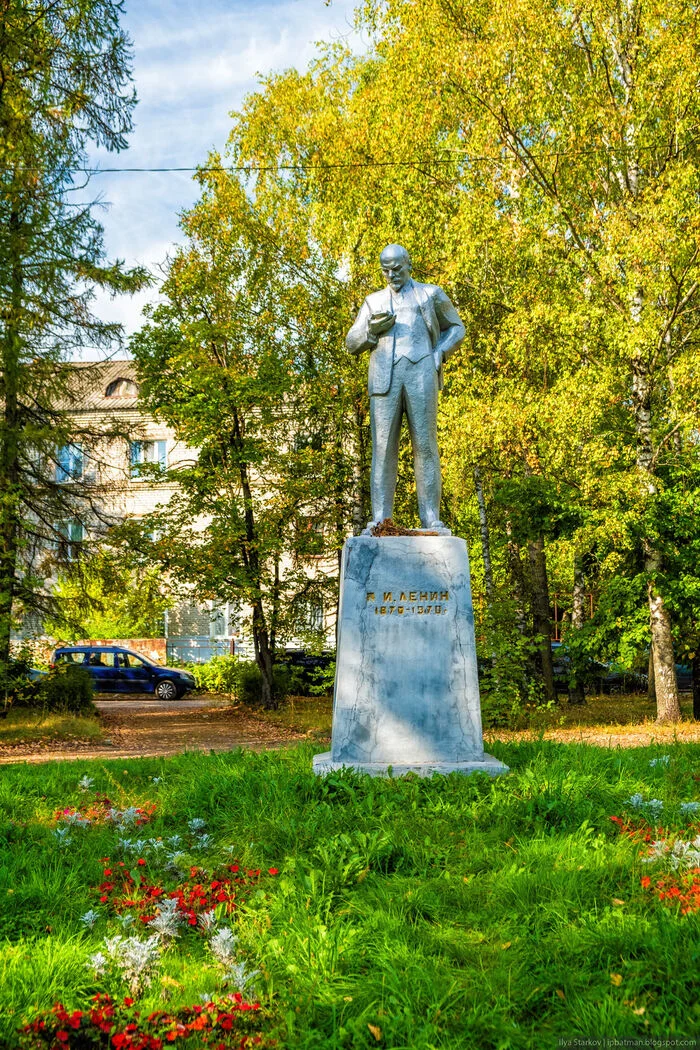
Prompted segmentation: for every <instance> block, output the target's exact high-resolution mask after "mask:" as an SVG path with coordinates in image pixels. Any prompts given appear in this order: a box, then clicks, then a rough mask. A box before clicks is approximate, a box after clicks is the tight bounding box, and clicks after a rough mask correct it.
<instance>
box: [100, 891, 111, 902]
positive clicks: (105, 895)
mask: <svg viewBox="0 0 700 1050" xmlns="http://www.w3.org/2000/svg"><path fill="white" fill-rule="evenodd" d="M108 900H109V897H108V896H107V894H106V893H103V894H102V896H101V897H100V901H101V902H102V904H106V903H107V901H108Z"/></svg>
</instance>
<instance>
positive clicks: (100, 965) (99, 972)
mask: <svg viewBox="0 0 700 1050" xmlns="http://www.w3.org/2000/svg"><path fill="white" fill-rule="evenodd" d="M85 965H86V966H89V967H90V969H91V970H93V971H94V973H95V976H96V977H102V976H104V973H105V970H106V969H107V959H106V957H105V956H104V955H103V954H102V952H95V954H94V955H91V956H90V958H89V959H88V961H87V962H86V964H85Z"/></svg>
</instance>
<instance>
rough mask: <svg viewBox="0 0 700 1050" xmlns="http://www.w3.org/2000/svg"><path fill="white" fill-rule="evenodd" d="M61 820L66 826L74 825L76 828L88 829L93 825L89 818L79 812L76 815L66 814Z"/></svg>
mask: <svg viewBox="0 0 700 1050" xmlns="http://www.w3.org/2000/svg"><path fill="white" fill-rule="evenodd" d="M61 820H62V821H63V822H64V824H69V825H73V827H76V828H87V827H89V826H90V824H91V823H92V822H91V820H90V818H89V817H84V816H83V815H82V813H80V812H78V811H77V810H76V812H75V813H64V814H63V816H62V817H61Z"/></svg>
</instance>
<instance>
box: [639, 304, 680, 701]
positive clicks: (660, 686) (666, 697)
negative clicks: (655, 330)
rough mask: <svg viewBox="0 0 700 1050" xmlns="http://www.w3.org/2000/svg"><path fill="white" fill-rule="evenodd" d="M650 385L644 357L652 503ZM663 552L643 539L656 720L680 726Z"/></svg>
mask: <svg viewBox="0 0 700 1050" xmlns="http://www.w3.org/2000/svg"><path fill="white" fill-rule="evenodd" d="M640 297H641V296H640ZM651 393H652V391H651V381H650V377H649V367H648V365H647V363H646V361H644V360H643V359H642V358H641V357H637V358H635V359H634V360H633V361H632V405H633V408H634V420H635V430H636V436H637V468H638V470H639V472H640V475H641V478H642V481H643V484H644V487H645V489H646V492H647V494H648V495H649V496H650V497H651V498H652V499H653V498H654V496H655V495H656V492H657V485H656V476H655V472H654V471H655V468H654V455H653V447H652V434H651V412H652V402H651ZM661 567H662V566H661V552H660V551H659V550H658V548H657V547H656V546H655V544H654V542H653V541H652V539H650V537H649V536H646V537H645V539H644V569H645V572H646V573H647V575H648V578H649V583H648V599H649V620H650V625H651V652H652V656H653V660H654V685H655V688H656V718H657V721H659V722H678V721H680V718H681V706H680V703H679V700H678V686H677V683H676V671H675V660H674V657H673V638H672V634H671V615H670V613H669V611H668V607H667V605H666V603H665V601H664V597H663V595H662V593H661V591H660V589H659V587H658V585H657V582H656V579H657V576H658V575H659V574H660V573H661Z"/></svg>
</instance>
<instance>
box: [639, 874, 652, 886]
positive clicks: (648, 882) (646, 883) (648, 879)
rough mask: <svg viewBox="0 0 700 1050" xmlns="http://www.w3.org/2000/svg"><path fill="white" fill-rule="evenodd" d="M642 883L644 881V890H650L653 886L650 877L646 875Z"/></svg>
mask: <svg viewBox="0 0 700 1050" xmlns="http://www.w3.org/2000/svg"><path fill="white" fill-rule="evenodd" d="M641 881H642V889H643V890H648V889H649V887H650V886H651V879H650V878H649V876H648V875H644V876H643V878H642V880H641Z"/></svg>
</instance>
